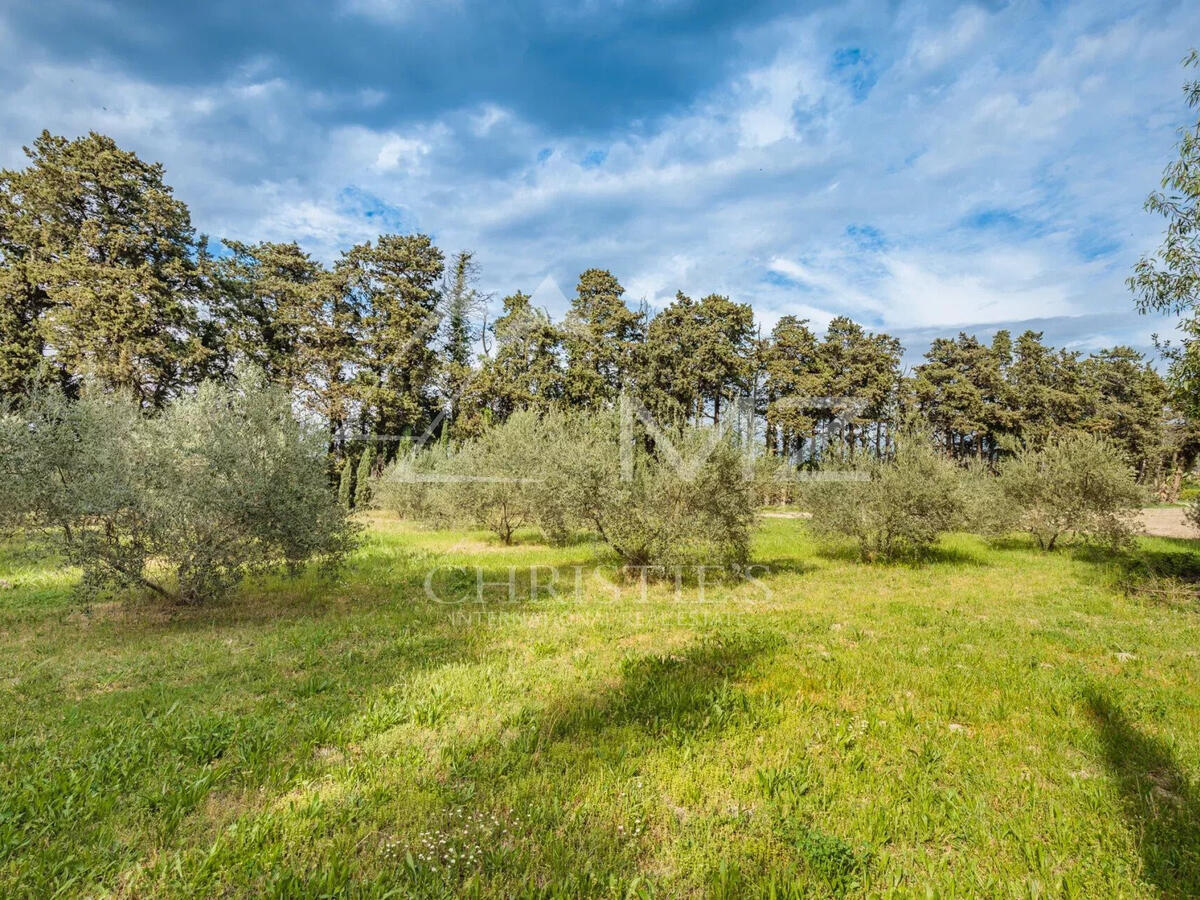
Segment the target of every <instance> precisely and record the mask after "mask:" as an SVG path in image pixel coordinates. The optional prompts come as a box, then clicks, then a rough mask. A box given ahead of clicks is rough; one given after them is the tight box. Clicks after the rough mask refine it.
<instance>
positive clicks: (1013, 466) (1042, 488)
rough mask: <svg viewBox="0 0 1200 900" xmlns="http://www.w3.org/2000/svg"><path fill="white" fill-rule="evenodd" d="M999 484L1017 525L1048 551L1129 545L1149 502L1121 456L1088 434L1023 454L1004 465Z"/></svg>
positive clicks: (1053, 441)
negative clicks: (1080, 543)
mask: <svg viewBox="0 0 1200 900" xmlns="http://www.w3.org/2000/svg"><path fill="white" fill-rule="evenodd" d="M998 486H999V488H1000V491H1001V492H1002V497H1003V500H1004V501H1005V502H1007V503H1008V504H1010V505H1011V507H1012V509H1013V511H1014V515H1015V519H1016V523H1017V525H1018V526H1019V527H1020V528H1021V529H1023V530H1024V531H1027V532H1029V533H1030V534H1032V535H1033V536H1034V538H1035V539H1036V540H1037V542H1038V545H1039V546H1040V547H1042V548H1043V549H1045V550H1052V549H1054V547H1055V546H1056V545H1057V544H1059V543H1061V542H1062V541H1064V540H1073V539H1081V540H1085V541H1092V542H1098V543H1104V544H1108V545H1110V546H1114V547H1115V546H1119V545H1122V544H1127V543H1128V542H1129V541H1130V540H1131V538H1132V536H1133V525H1134V517H1135V515H1136V513H1137V510H1138V508H1139V507H1140V506H1141V504H1142V502H1143V500H1144V497H1143V491H1142V489H1141V488H1140V487H1139V486H1138V485H1137V482H1136V481H1135V480H1134V477H1133V472H1132V470H1131V469H1130V468H1129V465H1128V464H1127V463H1126V462H1125V460H1124V458H1122V456H1121V454H1120V452H1119V451H1118V450H1117V449H1116V448H1115V447H1114V446H1113V445H1112V444H1111V443H1109V442H1108V441H1106V440H1105V439H1103V438H1100V437H1096V436H1095V435H1091V434H1086V433H1083V432H1071V433H1067V434H1062V435H1059V436H1057V437H1054V438H1051V439H1050V440H1048V441H1047V442H1046V444H1045V446H1043V447H1042V448H1041V449H1039V450H1031V449H1023V450H1020V451H1018V452H1017V453H1016V455H1014V456H1013V457H1012V458H1011V459H1009V460H1007V461H1006V462H1005V463H1004V464H1003V465H1002V466H1001V468H1000V477H999V485H998Z"/></svg>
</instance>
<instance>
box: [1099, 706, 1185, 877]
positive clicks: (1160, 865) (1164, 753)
mask: <svg viewBox="0 0 1200 900" xmlns="http://www.w3.org/2000/svg"><path fill="white" fill-rule="evenodd" d="M1086 702H1087V705H1088V711H1089V712H1090V714H1091V716H1092V719H1093V721H1094V722H1095V726H1096V730H1097V733H1098V735H1099V737H1100V741H1101V743H1102V745H1103V748H1104V759H1105V763H1106V764H1107V766H1108V770H1109V773H1110V775H1111V777H1112V779H1113V781H1114V783H1115V784H1116V786H1117V787H1118V788H1119V790H1120V792H1121V800H1122V805H1123V808H1124V812H1125V818H1126V821H1127V823H1128V825H1129V829H1130V831H1131V832H1133V834H1134V836H1135V837H1136V838H1137V842H1138V850H1139V852H1140V853H1141V856H1142V866H1143V873H1144V875H1145V877H1146V878H1147V879H1148V880H1149V881H1151V882H1152V883H1153V884H1154V885H1155V886H1156V887H1157V888H1158V889H1159V890H1160V891H1161V892H1162V894H1163V896H1165V897H1196V896H1200V797H1198V796H1197V794H1196V792H1195V791H1194V789H1193V788H1192V785H1191V783H1190V782H1189V780H1188V777H1187V773H1186V772H1183V771H1182V770H1181V769H1180V767H1179V763H1178V762H1177V761H1176V759H1175V756H1174V754H1173V753H1172V752H1171V749H1170V747H1168V746H1167V744H1166V743H1164V742H1163V741H1161V740H1159V739H1158V738H1155V737H1151V736H1149V735H1146V734H1144V733H1142V732H1141V731H1140V730H1139V729H1138V728H1137V726H1136V725H1134V724H1133V723H1132V722H1130V721H1129V719H1127V718H1126V717H1125V715H1124V713H1123V712H1122V711H1121V710H1120V709H1119V708H1118V707H1116V706H1114V705H1113V704H1112V703H1111V702H1110V701H1109V700H1108V699H1107V698H1106V697H1104V696H1103V695H1102V694H1100V693H1099V692H1097V691H1096V690H1094V689H1092V690H1090V691H1089V692H1088V694H1087V695H1086Z"/></svg>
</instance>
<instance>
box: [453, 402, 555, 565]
mask: <svg viewBox="0 0 1200 900" xmlns="http://www.w3.org/2000/svg"><path fill="white" fill-rule="evenodd" d="M561 435H562V417H561V416H560V415H558V414H557V413H548V414H546V415H545V416H540V415H538V414H537V413H535V412H533V411H531V410H522V411H519V412H515V413H513V414H512V415H511V416H509V417H508V418H507V419H506V420H505V421H504V422H503V423H501V424H499V425H495V426H493V427H491V428H489V429H487V430H486V431H484V432H483V434H482V435H480V436H479V437H477V438H475V439H474V440H472V441H469V442H467V443H466V444H464V445H463V446H462V447H461V448H460V449H459V451H458V452H457V453H455V454H454V455H453V456H451V457H450V458H449V459H448V460H447V461H446V463H445V464H444V465H443V466H442V471H443V472H444V473H445V475H446V476H447V477H446V478H445V480H444V481H442V484H441V494H442V498H443V502H444V503H445V504H446V507H447V508H448V509H449V511H450V512H451V514H452V515H454V516H456V517H458V518H460V519H464V520H466V521H469V522H472V523H474V524H476V525H480V526H482V527H484V528H487V529H488V530H490V531H492V532H494V533H495V534H496V536H497V537H499V538H500V540H502V541H503V542H504V543H506V544H511V543H512V540H513V535H514V534H515V532H516V531H517V529H519V528H523V527H525V526H527V525H539V524H541V523H542V522H543V520H545V519H547V518H549V512H550V509H551V504H549V501H548V497H547V485H546V467H547V465H548V464H549V463H550V461H551V460H552V459H553V458H554V456H555V454H556V452H557V451H556V448H557V447H558V445H559V441H560V439H561Z"/></svg>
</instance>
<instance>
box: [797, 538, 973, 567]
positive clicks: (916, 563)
mask: <svg viewBox="0 0 1200 900" xmlns="http://www.w3.org/2000/svg"><path fill="white" fill-rule="evenodd" d="M816 553H817V556H820V557H821V558H822V559H827V560H831V561H836V562H850V563H861V564H863V565H871V566H878V567H880V568H906V569H919V568H923V567H925V566H929V565H936V564H938V563H949V564H951V565H957V566H978V567H981V568H982V567H986V566H987V565H988V563H987V561H986V560H984V559H982V558H980V557H979V556H978V555H977V554H974V553H970V552H968V551H966V550H962V549H960V548H958V547H940V546H939V547H930V548H928V549H926V550H922V551H920V552H915V553H904V554H901V555H899V556H897V557H896V558H895V559H890V560H887V559H875V560H867V559H864V558H863V556H862V554H861V553H860V552H859V550H858V548H857V547H856V546H855V545H853V544H833V543H823V544H821V545H819V546H818V547H817V551H816Z"/></svg>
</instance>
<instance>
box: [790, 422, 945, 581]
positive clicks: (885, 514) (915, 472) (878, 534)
mask: <svg viewBox="0 0 1200 900" xmlns="http://www.w3.org/2000/svg"><path fill="white" fill-rule="evenodd" d="M841 475H842V477H840V478H836V479H828V480H818V481H814V482H811V483H810V484H809V485H808V486H807V489H806V491H805V495H806V496H805V499H806V501H807V505H808V507H809V512H810V513H811V514H812V519H811V520H810V525H811V527H812V528H813V530H814V531H816V532H817V533H818V534H825V535H836V536H842V537H851V538H853V539H854V540H855V541H856V542H857V544H858V548H859V553H860V554H861V555H862V556H863V557H864V558H865V559H868V560H876V559H880V560H894V559H896V558H898V557H901V556H919V555H920V554H922V553H926V552H928V550H929V549H930V548H931V547H932V546H933V545H934V544H936V543H937V541H938V539H939V538H940V537H941V535H942V534H943V533H945V532H947V531H952V530H953V529H955V528H956V527H958V526H959V525H960V523H961V522H962V519H963V513H964V500H963V495H962V490H961V484H960V480H959V472H958V471H957V469H956V467H955V466H954V464H953V463H951V462H950V461H949V460H947V459H945V458H944V457H942V456H941V455H939V454H938V453H937V452H936V451H935V450H934V449H933V447H932V445H931V443H930V442H929V441H928V440H925V439H922V438H920V437H907V438H904V439H901V440H900V441H899V442H898V445H897V448H896V453H895V456H894V458H892V459H889V460H879V459H872V460H870V461H868V462H867V463H865V465H864V466H863V467H861V468H859V469H856V470H852V471H847V472H844V473H841Z"/></svg>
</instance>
